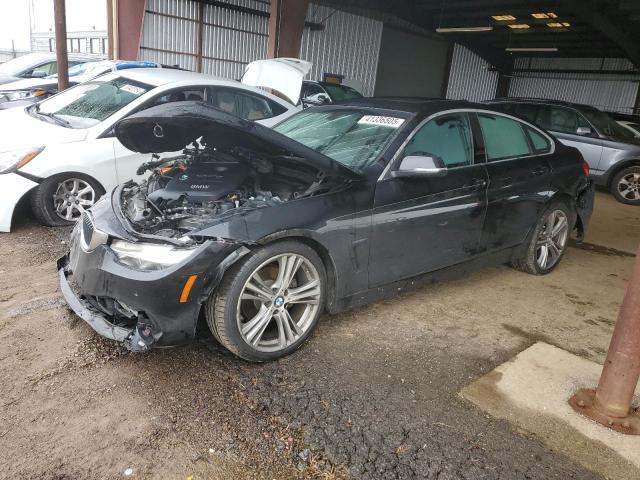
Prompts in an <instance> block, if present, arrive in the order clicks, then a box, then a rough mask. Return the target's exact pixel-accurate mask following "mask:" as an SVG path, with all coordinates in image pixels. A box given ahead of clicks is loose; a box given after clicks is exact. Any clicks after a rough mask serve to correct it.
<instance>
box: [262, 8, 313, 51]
mask: <svg viewBox="0 0 640 480" xmlns="http://www.w3.org/2000/svg"><path fill="white" fill-rule="evenodd" d="M308 6H309V0H271V12H270V16H269V42H268V47H267V57H268V58H277V57H294V58H296V57H298V56H299V55H300V44H301V43H302V31H303V30H304V22H305V19H306V16H307V7H308Z"/></svg>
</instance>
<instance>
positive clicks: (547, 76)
mask: <svg viewBox="0 0 640 480" xmlns="http://www.w3.org/2000/svg"><path fill="white" fill-rule="evenodd" d="M515 68H516V70H517V69H519V68H521V69H541V70H551V69H569V70H599V69H601V70H621V71H624V70H633V65H632V64H631V62H629V61H628V60H626V59H622V58H609V59H604V60H603V59H601V58H519V59H517V60H516V62H515ZM515 75H516V76H514V77H513V78H512V79H511V86H510V88H509V96H510V97H534V98H549V99H555V100H565V101H568V102H574V103H583V104H588V105H592V106H594V107H597V108H600V109H601V110H609V111H619V112H624V113H631V112H632V109H633V106H634V104H635V100H636V96H637V95H638V85H639V81H640V75H639V76H629V75H602V74H589V73H580V74H575V73H551V72H550V73H546V72H540V73H538V72H532V73H521V74H518V73H516V74H515Z"/></svg>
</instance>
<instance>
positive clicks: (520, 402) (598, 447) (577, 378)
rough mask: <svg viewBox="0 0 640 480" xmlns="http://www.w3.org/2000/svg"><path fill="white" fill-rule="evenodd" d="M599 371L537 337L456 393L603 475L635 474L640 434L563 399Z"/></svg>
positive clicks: (623, 478)
mask: <svg viewBox="0 0 640 480" xmlns="http://www.w3.org/2000/svg"><path fill="white" fill-rule="evenodd" d="M601 370H602V366H601V365H598V364H597V363H594V362H591V361H589V360H586V359H584V358H582V357H579V356H576V355H573V354H571V353H569V352H566V351H565V350H562V349H560V348H557V347H554V346H551V345H548V344H546V343H542V342H539V343H536V344H534V345H533V346H531V347H529V348H528V349H526V350H524V351H523V352H521V353H520V354H519V355H517V356H516V357H514V358H513V359H512V360H511V361H509V362H507V363H504V364H502V365H500V366H499V367H497V368H496V369H495V370H493V371H491V372H489V373H488V374H487V375H485V376H484V377H482V378H480V379H479V380H477V381H475V382H473V383H472V384H470V385H468V386H467V387H465V388H463V389H462V390H461V391H460V395H461V396H462V397H463V398H465V399H467V400H469V401H471V402H473V403H474V404H476V405H477V406H478V407H480V408H481V409H482V410H484V411H486V412H487V413H489V414H490V415H492V416H494V417H498V418H503V419H506V420H508V421H509V422H511V423H512V424H514V425H515V426H516V427H517V428H518V429H520V430H525V431H526V432H529V433H532V434H534V436H536V437H537V438H539V439H540V440H542V441H543V442H544V443H545V445H547V446H548V447H549V448H551V449H553V450H556V451H558V452H560V453H563V454H565V455H567V456H568V457H571V458H572V459H574V460H575V461H577V462H578V463H580V464H582V465H583V466H585V467H586V468H588V469H590V470H593V471H595V472H597V473H600V474H602V475H604V476H605V477H608V478H611V479H620V480H630V479H640V436H627V435H622V434H619V433H616V432H613V431H611V430H609V429H607V428H605V427H603V426H601V425H599V424H597V423H595V422H592V421H591V420H588V419H587V418H585V417H582V416H580V415H578V414H576V413H575V412H574V411H573V410H572V409H571V407H570V406H569V405H568V403H567V401H568V400H569V398H570V397H571V396H572V395H573V393H574V392H576V391H577V390H578V389H580V388H584V387H595V385H596V384H597V382H598V379H599V377H600V372H601ZM639 393H640V388H639V389H638V390H637V391H636V394H639Z"/></svg>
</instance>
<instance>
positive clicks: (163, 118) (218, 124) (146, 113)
mask: <svg viewBox="0 0 640 480" xmlns="http://www.w3.org/2000/svg"><path fill="white" fill-rule="evenodd" d="M115 133H116V136H117V137H118V140H120V142H122V144H123V145H124V146H125V147H127V148H128V149H129V150H133V151H135V152H140V153H164V152H175V151H178V150H182V149H183V148H184V147H186V146H187V145H189V144H190V143H192V142H194V141H196V140H198V139H199V138H200V137H202V140H201V142H202V143H205V144H207V145H209V146H211V147H215V148H217V149H229V148H232V147H240V148H244V149H249V150H252V151H254V152H256V153H258V154H262V155H267V156H269V158H270V160H272V161H274V162H277V161H278V157H289V161H291V157H294V158H295V160H296V161H299V162H301V163H302V164H305V165H308V166H311V167H314V168H315V169H317V170H320V171H323V172H325V173H329V174H336V175H340V176H342V177H344V178H350V179H355V178H360V174H358V173H357V172H355V171H353V170H351V169H349V168H347V167H345V166H343V165H341V164H340V163H338V162H336V161H335V160H332V159H331V158H329V157H327V156H326V155H323V154H321V153H319V152H316V151H315V150H312V149H310V148H308V147H306V146H304V145H302V144H301V143H299V142H296V141H295V140H292V139H290V138H289V137H286V136H284V135H282V134H280V133H277V132H274V131H273V130H271V129H269V128H267V127H263V126H262V125H259V124H257V123H254V122H251V121H248V120H243V119H242V118H240V117H236V116H235V115H231V114H229V113H227V112H224V111H222V110H219V109H217V108H214V107H212V106H211V105H209V104H207V103H204V102H172V103H168V104H165V105H159V106H157V107H152V108H149V109H147V110H143V111H141V112H138V113H136V114H134V115H131V116H129V117H127V118H125V119H123V120H120V122H118V123H117V124H116V125H115Z"/></svg>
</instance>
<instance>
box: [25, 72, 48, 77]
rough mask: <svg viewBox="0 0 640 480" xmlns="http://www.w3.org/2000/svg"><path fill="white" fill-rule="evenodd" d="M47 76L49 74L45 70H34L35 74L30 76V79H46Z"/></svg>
mask: <svg viewBox="0 0 640 480" xmlns="http://www.w3.org/2000/svg"><path fill="white" fill-rule="evenodd" d="M46 76H47V72H45V71H43V70H34V71H33V72H31V75H29V77H30V78H44V77H46Z"/></svg>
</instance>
